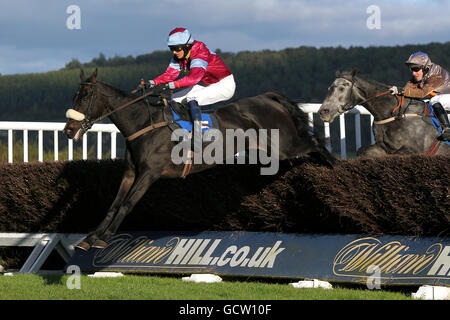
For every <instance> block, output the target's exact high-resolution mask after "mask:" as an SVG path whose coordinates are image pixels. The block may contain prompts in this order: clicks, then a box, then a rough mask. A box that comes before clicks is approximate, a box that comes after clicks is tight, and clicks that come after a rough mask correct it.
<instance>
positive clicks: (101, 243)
mask: <svg viewBox="0 0 450 320" xmlns="http://www.w3.org/2000/svg"><path fill="white" fill-rule="evenodd" d="M107 246H108V244H107V243H106V242H105V241H103V240H100V239H98V240H95V242H94V244H93V245H92V248H97V249H105V248H106V247H107Z"/></svg>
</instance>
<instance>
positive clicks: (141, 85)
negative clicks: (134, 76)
mask: <svg viewBox="0 0 450 320" xmlns="http://www.w3.org/2000/svg"><path fill="white" fill-rule="evenodd" d="M154 86H155V82H153V80H149V81H148V82H145V81H144V79H142V80H141V82H140V83H139V85H138V86H137V88H136V91H142V90H144V89H149V88H153V87H154Z"/></svg>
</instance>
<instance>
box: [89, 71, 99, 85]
mask: <svg viewBox="0 0 450 320" xmlns="http://www.w3.org/2000/svg"><path fill="white" fill-rule="evenodd" d="M97 74H98V69H97V68H95V71H94V73H93V74H92V76H91V82H92V83H96V82H97Z"/></svg>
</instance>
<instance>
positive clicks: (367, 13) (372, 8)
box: [0, 0, 450, 75]
mask: <svg viewBox="0 0 450 320" xmlns="http://www.w3.org/2000/svg"><path fill="white" fill-rule="evenodd" d="M74 8H75V9H74ZM449 17H450V0H368V1H366V0H358V1H349V0H346V1H343V0H246V1H243V0H220V1H216V0H188V1H185V0H158V1H153V0H39V1H37V0H14V1H11V0H0V73H1V74H2V75H5V74H16V73H36V72H47V71H51V70H57V69H60V68H62V67H64V65H65V64H66V63H68V62H70V61H71V60H72V59H78V60H79V61H81V62H88V61H90V60H91V59H92V58H94V57H98V56H99V54H100V53H103V54H104V55H105V56H106V57H107V58H110V57H114V56H116V55H119V56H128V55H132V56H137V55H141V54H146V53H150V52H153V51H155V50H168V49H167V45H166V40H167V35H168V33H169V32H170V31H171V30H172V29H173V28H175V27H185V28H188V29H189V30H190V31H191V33H192V35H193V37H194V39H195V40H199V41H202V42H204V43H205V44H206V45H207V46H208V47H209V48H210V49H211V50H216V49H220V50H222V51H227V52H239V51H245V50H250V51H259V50H264V49H270V50H282V49H285V48H297V47H300V46H314V47H317V48H320V47H337V46H343V47H350V46H363V47H367V46H395V45H405V44H426V43H430V42H441V43H444V42H448V41H450V18H449Z"/></svg>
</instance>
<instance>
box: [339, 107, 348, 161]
mask: <svg viewBox="0 0 450 320" xmlns="http://www.w3.org/2000/svg"><path fill="white" fill-rule="evenodd" d="M339 129H340V135H339V136H340V139H341V159H347V147H346V145H345V117H344V115H343V114H341V115H340V116H339Z"/></svg>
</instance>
